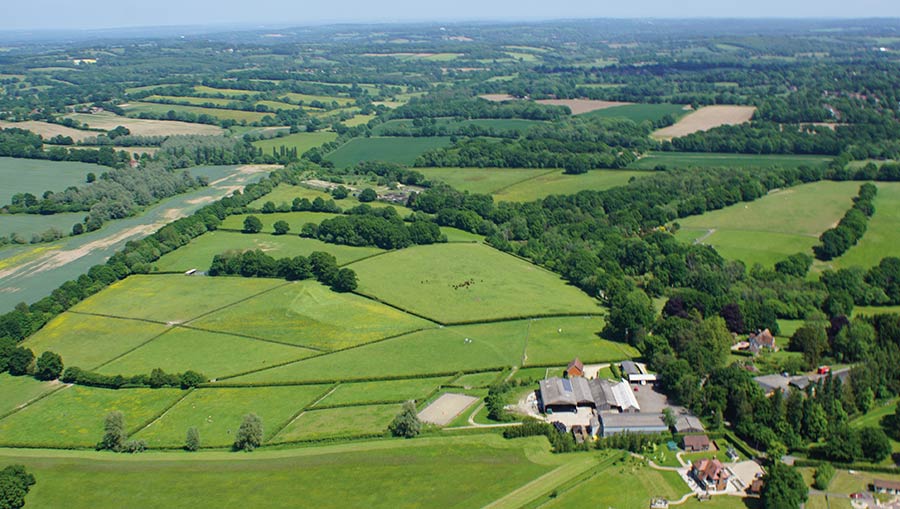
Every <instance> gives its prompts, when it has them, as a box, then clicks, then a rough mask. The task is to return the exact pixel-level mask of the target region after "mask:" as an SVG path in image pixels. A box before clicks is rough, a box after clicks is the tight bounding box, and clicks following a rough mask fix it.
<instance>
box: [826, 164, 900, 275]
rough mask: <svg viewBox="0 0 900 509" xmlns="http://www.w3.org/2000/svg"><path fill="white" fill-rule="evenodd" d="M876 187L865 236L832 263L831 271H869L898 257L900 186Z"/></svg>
mask: <svg viewBox="0 0 900 509" xmlns="http://www.w3.org/2000/svg"><path fill="white" fill-rule="evenodd" d="M857 184H859V183H858V182H857ZM876 185H877V186H878V194H877V195H876V196H875V202H874V204H875V214H873V215H872V218H871V219H870V220H869V223H868V228H867V229H866V233H865V235H863V237H862V239H860V241H859V243H858V244H856V245H855V246H853V247H851V248H850V250H849V251H847V252H846V253H845V254H844V256H841V257H840V258H838V259H837V260H834V261H833V262H831V265H833V266H834V267H837V268H841V267H852V266H854V265H859V266H862V267H866V268H868V267H872V266H874V265H878V263H879V262H880V261H881V259H882V258H883V257H885V256H900V249H898V248H900V183H897V182H876Z"/></svg>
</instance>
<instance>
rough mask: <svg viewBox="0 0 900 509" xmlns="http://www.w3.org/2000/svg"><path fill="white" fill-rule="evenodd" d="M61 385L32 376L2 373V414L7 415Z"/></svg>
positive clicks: (0, 388)
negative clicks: (38, 379) (41, 380)
mask: <svg viewBox="0 0 900 509" xmlns="http://www.w3.org/2000/svg"><path fill="white" fill-rule="evenodd" d="M59 386H60V385H59V384H58V383H55V382H39V381H37V380H35V379H34V378H32V377H30V376H12V375H10V374H9V373H3V374H0V415H6V414H7V413H9V412H12V411H14V410H15V409H16V408H19V407H20V406H22V405H25V404H27V403H28V402H29V401H32V400H33V399H35V398H38V397H40V396H42V395H44V394H46V393H47V392H49V391H52V390H53V389H56V388H58V387H59Z"/></svg>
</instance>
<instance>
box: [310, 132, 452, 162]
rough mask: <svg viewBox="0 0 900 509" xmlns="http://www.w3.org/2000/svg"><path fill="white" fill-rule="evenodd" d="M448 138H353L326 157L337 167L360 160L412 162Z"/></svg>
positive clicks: (441, 145)
mask: <svg viewBox="0 0 900 509" xmlns="http://www.w3.org/2000/svg"><path fill="white" fill-rule="evenodd" d="M448 145H450V138H449V137H446V136H435V137H431V138H387V137H372V138H354V139H352V140H350V141H349V142H347V143H345V144H344V145H342V146H341V147H340V148H338V149H337V150H335V151H334V152H331V153H330V154H328V156H327V157H326V159H328V160H329V161H331V162H332V163H334V165H335V166H336V167H338V168H348V167H351V166H356V164H357V163H359V162H360V161H387V162H391V163H397V164H412V162H413V161H415V159H416V158H417V157H419V155H421V154H422V153H423V152H425V151H426V150H430V149H433V148H440V147H446V146H448Z"/></svg>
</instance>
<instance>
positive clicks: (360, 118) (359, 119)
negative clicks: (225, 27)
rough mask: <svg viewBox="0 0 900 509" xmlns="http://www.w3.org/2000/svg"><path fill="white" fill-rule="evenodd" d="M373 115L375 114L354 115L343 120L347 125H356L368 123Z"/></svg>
mask: <svg viewBox="0 0 900 509" xmlns="http://www.w3.org/2000/svg"><path fill="white" fill-rule="evenodd" d="M375 117H376V115H356V116H354V117H353V118H351V119H350V120H344V125H345V126H347V127H356V126H358V125H363V124H368V123H369V121H370V120H372V119H373V118H375Z"/></svg>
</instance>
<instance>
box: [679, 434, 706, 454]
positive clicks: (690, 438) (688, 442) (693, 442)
mask: <svg viewBox="0 0 900 509" xmlns="http://www.w3.org/2000/svg"><path fill="white" fill-rule="evenodd" d="M709 445H710V444H709V437H708V436H706V435H687V436H685V437H684V450H685V451H686V452H702V451H708V450H709Z"/></svg>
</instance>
